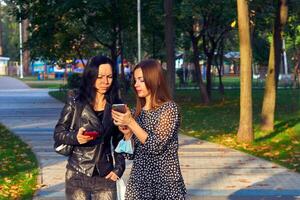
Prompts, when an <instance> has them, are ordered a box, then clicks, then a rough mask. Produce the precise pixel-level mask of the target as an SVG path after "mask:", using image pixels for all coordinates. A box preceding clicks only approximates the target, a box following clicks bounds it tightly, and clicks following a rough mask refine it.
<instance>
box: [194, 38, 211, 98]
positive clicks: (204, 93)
mask: <svg viewBox="0 0 300 200" xmlns="http://www.w3.org/2000/svg"><path fill="white" fill-rule="evenodd" d="M191 37H192V38H191V40H192V45H193V61H194V65H195V76H196V81H197V84H198V86H199V89H200V95H201V100H202V102H203V103H204V104H209V97H208V94H207V91H206V88H205V84H204V83H203V80H202V74H201V68H200V66H199V49H198V40H197V39H196V38H195V37H194V36H191Z"/></svg>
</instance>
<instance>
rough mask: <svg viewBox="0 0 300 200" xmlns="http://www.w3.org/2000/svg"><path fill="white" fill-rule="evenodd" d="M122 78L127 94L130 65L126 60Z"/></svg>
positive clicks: (129, 81)
mask: <svg viewBox="0 0 300 200" xmlns="http://www.w3.org/2000/svg"><path fill="white" fill-rule="evenodd" d="M124 78H125V93H126V94H127V93H128V91H129V89H130V83H131V68H130V63H128V62H127V61H126V60H125V62H124Z"/></svg>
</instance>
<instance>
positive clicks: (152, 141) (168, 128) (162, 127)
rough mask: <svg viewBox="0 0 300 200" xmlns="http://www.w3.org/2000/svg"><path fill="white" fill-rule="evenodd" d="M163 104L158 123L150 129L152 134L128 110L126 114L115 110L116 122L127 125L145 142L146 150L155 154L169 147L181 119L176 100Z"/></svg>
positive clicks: (114, 117) (144, 147)
mask: <svg viewBox="0 0 300 200" xmlns="http://www.w3.org/2000/svg"><path fill="white" fill-rule="evenodd" d="M163 106H164V107H163V108H161V109H162V110H161V111H160V115H159V116H158V118H159V119H158V123H157V124H156V125H155V127H154V129H153V130H150V131H151V133H152V134H149V133H150V132H149V133H147V132H146V131H145V130H144V129H142V128H141V127H140V125H139V124H138V123H137V122H136V121H135V120H134V119H133V117H132V116H131V115H129V113H128V112H126V113H125V114H122V113H117V112H114V113H113V119H114V123H115V124H116V125H119V126H120V125H127V126H128V127H129V129H130V130H131V131H132V132H133V133H134V135H135V136H136V137H137V138H138V139H139V140H140V142H141V143H142V144H143V146H142V148H143V149H144V150H146V151H148V152H150V153H153V154H160V153H162V152H163V151H164V150H165V149H166V148H167V144H168V141H169V140H170V139H171V138H172V136H173V135H174V134H177V132H178V128H179V120H180V116H179V111H178V107H177V105H176V104H175V103H174V102H170V103H168V104H166V105H163Z"/></svg>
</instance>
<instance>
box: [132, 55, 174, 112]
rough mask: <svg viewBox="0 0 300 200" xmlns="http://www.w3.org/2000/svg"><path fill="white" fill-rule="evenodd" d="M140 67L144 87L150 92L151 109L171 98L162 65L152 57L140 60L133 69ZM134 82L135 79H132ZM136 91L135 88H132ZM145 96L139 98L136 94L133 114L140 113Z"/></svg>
mask: <svg viewBox="0 0 300 200" xmlns="http://www.w3.org/2000/svg"><path fill="white" fill-rule="evenodd" d="M137 69H141V70H142V73H143V77H144V81H145V85H146V88H147V89H148V90H149V91H150V94H151V109H154V108H156V107H158V106H160V105H161V104H163V103H165V102H167V101H170V100H172V97H171V95H170V90H169V87H168V85H167V83H166V81H165V77H164V75H163V71H162V67H161V65H160V63H159V62H158V61H156V60H154V59H148V60H144V61H141V62H140V63H139V64H137V65H136V66H135V68H134V70H133V74H134V72H135V70H137ZM134 84H135V81H134ZM134 91H135V92H136V90H135V89H134ZM145 103H146V100H145V98H141V97H139V96H138V94H136V112H135V116H138V115H139V114H140V113H141V110H142V107H143V106H145Z"/></svg>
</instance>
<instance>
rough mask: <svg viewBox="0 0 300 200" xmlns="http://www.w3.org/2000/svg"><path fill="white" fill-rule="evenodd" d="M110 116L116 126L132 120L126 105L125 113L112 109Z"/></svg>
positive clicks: (124, 124)
mask: <svg viewBox="0 0 300 200" xmlns="http://www.w3.org/2000/svg"><path fill="white" fill-rule="evenodd" d="M112 118H113V120H114V124H115V125H116V126H128V125H129V124H130V123H131V122H132V121H133V120H134V119H133V117H132V115H131V112H130V110H129V108H128V107H127V105H126V112H125V113H120V112H117V111H114V110H112Z"/></svg>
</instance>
